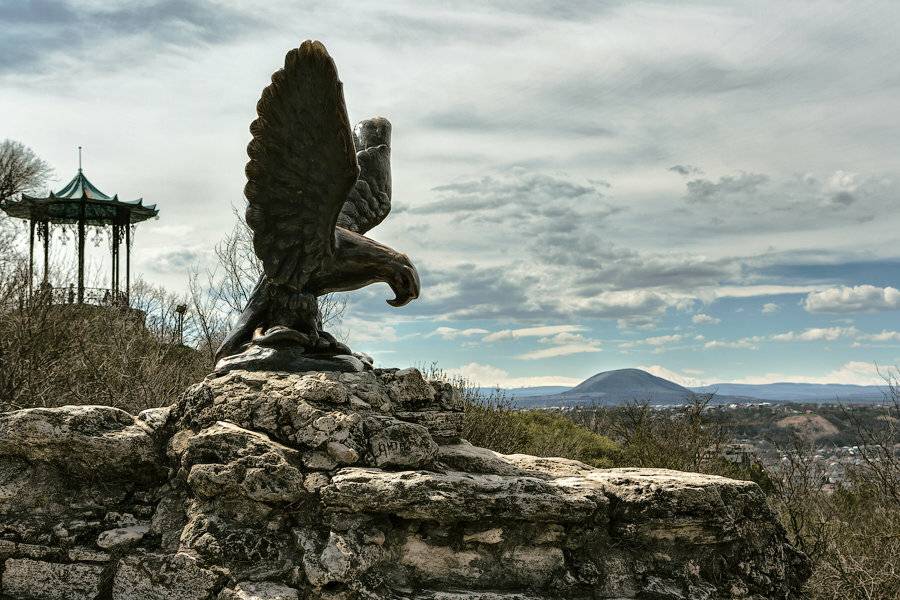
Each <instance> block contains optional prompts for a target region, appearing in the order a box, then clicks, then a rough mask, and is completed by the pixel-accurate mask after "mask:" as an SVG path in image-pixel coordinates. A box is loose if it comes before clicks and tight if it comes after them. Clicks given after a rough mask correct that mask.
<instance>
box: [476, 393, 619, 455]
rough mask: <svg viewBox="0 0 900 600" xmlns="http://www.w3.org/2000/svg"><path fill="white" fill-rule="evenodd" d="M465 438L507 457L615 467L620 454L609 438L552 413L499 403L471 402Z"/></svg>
mask: <svg viewBox="0 0 900 600" xmlns="http://www.w3.org/2000/svg"><path fill="white" fill-rule="evenodd" d="M463 437H464V438H465V439H466V440H468V441H469V442H471V443H473V444H475V445H476V446H481V447H484V448H490V449H491V450H494V451H495V452H501V453H503V454H532V455H534V456H558V457H561V458H571V459H574V460H580V461H581V462H584V463H587V464H589V465H592V466H595V467H611V466H613V465H614V464H615V463H616V459H617V457H618V455H619V453H620V450H619V447H618V445H617V444H616V443H615V442H613V441H612V440H610V439H609V438H608V437H606V436H603V435H600V434H597V433H594V432H593V431H591V430H589V429H587V428H585V427H581V426H580V425H577V424H575V422H574V421H572V420H571V419H569V418H567V417H565V416H564V415H562V414H560V413H557V412H551V411H536V410H529V411H518V410H513V409H511V408H510V407H509V406H508V405H506V406H504V405H503V404H501V403H498V402H496V401H495V402H471V401H470V402H467V403H466V419H465V426H464V428H463Z"/></svg>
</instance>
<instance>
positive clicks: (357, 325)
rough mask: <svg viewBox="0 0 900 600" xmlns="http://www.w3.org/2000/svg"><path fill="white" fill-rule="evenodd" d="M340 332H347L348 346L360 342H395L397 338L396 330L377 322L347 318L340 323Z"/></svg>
mask: <svg viewBox="0 0 900 600" xmlns="http://www.w3.org/2000/svg"><path fill="white" fill-rule="evenodd" d="M341 330H342V331H346V332H348V333H347V334H346V337H348V339H349V343H350V344H356V343H360V342H396V341H397V340H398V339H400V338H399V336H398V335H397V329H396V328H395V327H392V326H390V325H385V324H384V323H380V322H378V321H366V320H363V319H356V318H352V317H351V318H348V319H344V321H343V323H341Z"/></svg>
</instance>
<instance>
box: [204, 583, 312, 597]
mask: <svg viewBox="0 0 900 600" xmlns="http://www.w3.org/2000/svg"><path fill="white" fill-rule="evenodd" d="M299 598H300V593H299V592H298V591H297V590H296V589H294V588H291V587H288V586H286V585H281V584H278V583H269V582H265V581H263V582H252V581H243V582H241V583H239V584H237V586H236V587H235V588H234V589H233V590H222V592H221V593H220V594H219V597H218V599H217V600H299Z"/></svg>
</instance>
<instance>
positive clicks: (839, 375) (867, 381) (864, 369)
mask: <svg viewBox="0 0 900 600" xmlns="http://www.w3.org/2000/svg"><path fill="white" fill-rule="evenodd" d="M784 381H790V382H794V383H843V384H850V385H884V379H883V378H882V377H881V375H879V374H878V368H877V367H876V365H874V364H872V363H868V362H862V361H850V362H847V363H844V364H843V365H841V366H840V367H839V368H837V369H834V370H833V371H830V372H828V373H826V374H825V375H821V376H808V375H790V374H785V373H766V374H764V375H751V376H749V377H743V378H741V379H736V380H734V381H733V383H751V384H761V383H779V382H784Z"/></svg>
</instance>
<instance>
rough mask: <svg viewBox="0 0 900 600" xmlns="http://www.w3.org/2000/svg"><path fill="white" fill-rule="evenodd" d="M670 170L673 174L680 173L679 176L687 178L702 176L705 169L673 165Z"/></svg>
mask: <svg viewBox="0 0 900 600" xmlns="http://www.w3.org/2000/svg"><path fill="white" fill-rule="evenodd" d="M669 170H670V171H672V172H673V173H678V174H679V175H683V176H685V177H687V176H688V175H702V174H703V169H701V168H700V167H695V166H693V165H673V166H671V167H669Z"/></svg>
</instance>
